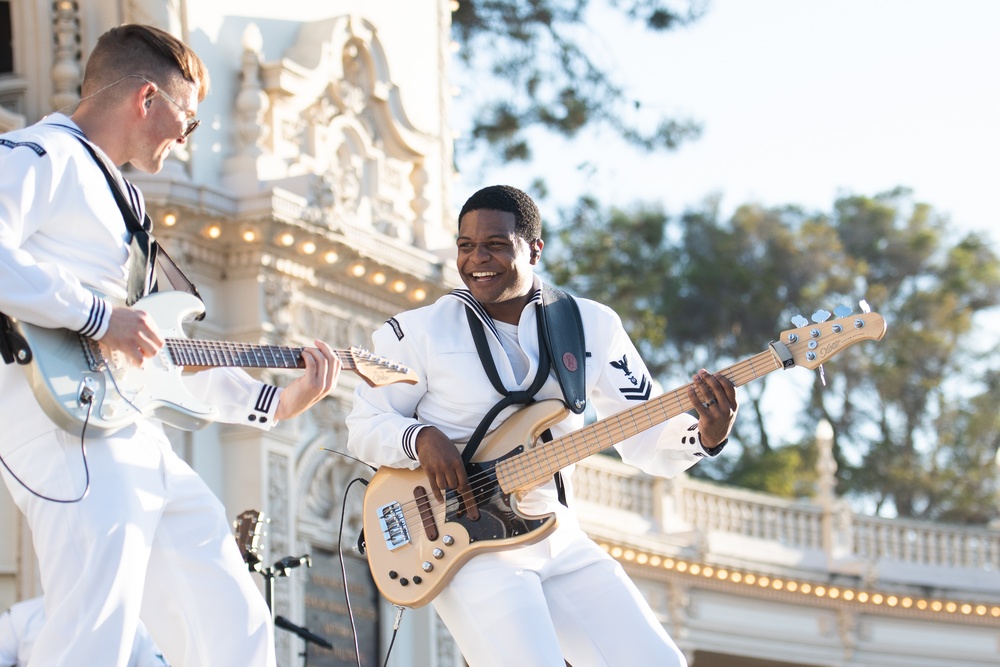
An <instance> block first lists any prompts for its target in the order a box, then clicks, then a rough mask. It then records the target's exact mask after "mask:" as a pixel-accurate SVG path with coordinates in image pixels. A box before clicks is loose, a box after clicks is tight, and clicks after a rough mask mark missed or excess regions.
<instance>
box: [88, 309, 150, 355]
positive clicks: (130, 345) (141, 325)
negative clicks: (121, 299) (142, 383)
mask: <svg viewBox="0 0 1000 667" xmlns="http://www.w3.org/2000/svg"><path fill="white" fill-rule="evenodd" d="M100 342H101V344H102V345H104V346H105V347H107V348H108V349H110V350H112V351H117V352H121V353H122V354H124V355H125V357H126V358H127V359H128V361H129V363H130V364H133V365H135V366H141V365H142V362H143V360H144V359H147V358H149V357H152V356H154V355H156V353H157V352H159V351H160V349H161V348H162V347H163V345H164V342H165V341H164V340H163V337H162V336H160V332H159V331H157V329H156V324H155V323H154V322H153V318H152V317H150V316H149V314H148V313H146V312H145V311H142V310H134V309H132V308H126V307H124V306H115V307H114V308H113V309H112V310H111V319H110V320H109V321H108V330H107V331H105V332H104V335H103V336H102V337H101V339H100Z"/></svg>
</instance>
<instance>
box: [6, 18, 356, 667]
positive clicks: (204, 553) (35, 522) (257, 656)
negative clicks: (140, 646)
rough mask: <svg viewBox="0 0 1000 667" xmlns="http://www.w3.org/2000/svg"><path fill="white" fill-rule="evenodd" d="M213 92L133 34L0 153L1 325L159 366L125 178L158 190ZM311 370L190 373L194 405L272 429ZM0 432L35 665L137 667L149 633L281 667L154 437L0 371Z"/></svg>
mask: <svg viewBox="0 0 1000 667" xmlns="http://www.w3.org/2000/svg"><path fill="white" fill-rule="evenodd" d="M207 92H208V72H207V70H206V69H205V65H204V63H203V62H202V61H201V60H200V59H199V58H198V56H197V55H196V54H195V53H194V52H193V51H192V50H191V49H190V48H189V47H188V46H187V45H186V44H184V43H182V42H181V41H180V40H178V39H176V38H175V37H173V36H172V35H170V34H168V33H165V32H163V31H162V30H159V29H156V28H152V27H149V26H141V25H122V26H118V27H116V28H112V29H111V30H109V31H108V32H106V33H105V34H104V35H102V36H101V38H100V39H99V40H98V42H97V45H96V46H95V47H94V50H93V52H92V53H91V55H90V58H89V60H88V63H87V67H86V74H85V76H84V79H83V85H82V99H81V100H80V105H79V107H78V108H77V109H76V111H75V112H74V113H73V114H72V116H65V115H63V114H61V113H54V114H52V115H50V116H48V117H47V118H45V119H42V120H41V121H40V122H38V123H36V124H35V125H32V126H30V127H26V128H23V129H20V130H16V131H14V132H10V133H7V134H4V135H0V312H3V313H6V315H8V316H10V317H12V318H16V319H17V320H18V321H20V322H25V323H27V324H30V325H33V326H36V327H44V328H48V329H53V330H55V329H60V330H69V331H74V332H78V333H79V334H80V335H81V336H83V337H86V338H88V339H93V340H99V341H100V342H101V344H102V346H103V347H106V348H107V349H108V350H109V351H110V352H112V353H117V354H118V355H122V356H125V357H126V358H128V359H129V360H131V361H132V362H133V363H134V364H140V363H141V362H142V361H143V359H147V360H148V359H149V358H150V357H153V356H155V355H157V354H158V352H160V350H161V348H162V347H163V345H164V340H163V337H162V336H161V333H160V332H159V331H158V330H157V327H156V326H155V324H154V323H153V320H152V319H151V318H150V317H149V316H148V313H146V312H144V311H143V310H142V309H141V308H130V307H127V306H126V303H129V304H131V303H133V302H134V301H136V300H137V298H138V297H141V296H143V294H144V293H145V291H146V288H148V287H149V282H150V281H149V279H148V276H149V275H151V272H150V271H149V270H148V267H147V265H146V261H145V256H144V255H143V253H142V248H141V247H140V246H141V243H140V240H141V239H142V238H145V233H144V232H142V229H141V227H140V228H139V229H136V230H133V229H131V228H130V227H129V226H128V222H127V219H131V216H134V217H135V218H136V219H137V220H139V221H142V220H143V219H144V218H145V217H146V216H145V211H144V205H143V199H142V196H141V194H140V193H139V191H138V190H137V189H135V188H134V187H133V186H132V185H131V184H129V183H128V182H127V181H126V180H125V179H124V178H123V176H122V174H121V172H120V171H119V167H120V166H121V165H123V164H125V163H126V162H129V163H131V164H132V166H133V167H135V168H137V169H140V170H142V171H145V172H149V173H156V172H158V171H159V170H160V169H161V167H162V165H163V161H164V159H165V158H166V157H167V155H168V154H169V153H170V151H171V149H172V148H174V147H175V146H176V145H183V144H184V143H185V142H186V141H187V140H188V139H189V137H190V135H191V133H192V132H193V131H194V130H195V129H196V128H197V127H198V120H197V119H196V118H195V114H196V112H197V109H198V103H199V102H201V101H202V100H203V99H204V97H205V95H206V93H207ZM115 190H119V191H120V192H121V193H124V194H123V195H122V196H121V199H122V201H123V204H122V207H120V206H119V204H118V203H117V202H116V198H115V196H114V195H113V192H114V191H115ZM127 208H130V209H131V212H129V211H127V210H126V209H127ZM126 215H127V216H128V218H127V217H126ZM133 267H137V270H136V271H132V270H131V269H133ZM133 276H138V279H137V280H135V281H133V280H131V278H132V277H133ZM133 286H137V287H138V288H140V289H138V290H137V293H135V294H133V289H132V287H133ZM97 293H100V294H101V295H103V296H98V295H97ZM11 356H13V355H11ZM304 356H305V371H304V373H303V374H302V375H301V376H300V377H298V378H297V379H296V380H294V381H293V382H292V383H291V384H289V385H288V386H287V387H285V388H284V389H281V388H278V387H274V386H268V385H265V384H263V383H261V382H258V381H255V380H253V379H252V378H251V377H250V376H249V375H247V374H246V373H244V372H242V371H237V370H235V369H229V368H223V369H213V370H210V371H206V372H203V373H196V374H194V375H193V376H192V377H191V378H190V382H189V388H190V389H191V391H192V392H193V393H194V394H195V395H197V396H198V397H200V398H202V399H203V400H205V401H206V402H209V403H210V404H211V405H213V406H214V407H215V408H217V409H218V419H219V420H220V421H225V422H229V423H243V424H246V425H248V426H253V427H256V428H263V429H269V428H271V426H272V425H273V424H274V423H275V421H277V420H283V419H290V418H292V417H294V416H296V415H297V414H299V413H301V412H302V411H303V410H305V409H307V408H308V407H310V406H311V405H313V404H314V403H316V402H317V401H319V400H320V399H321V398H322V397H323V396H325V395H326V394H327V393H329V391H330V390H331V389H332V388H333V386H334V384H335V383H336V381H337V377H338V375H339V373H340V368H341V367H340V361H339V359H337V358H336V357H334V356H333V354H332V352H331V350H330V349H329V348H328V347H327V346H326V345H324V344H321V343H317V348H311V349H309V350H307V351H306V352H304ZM27 360H28V356H27V353H25V356H24V358H22V359H18V361H19V362H20V361H27ZM11 361H13V359H11ZM84 402H85V401H84ZM0 424H2V426H0V428H2V437H0V457H2V462H3V468H2V475H3V478H4V482H5V483H6V485H7V488H8V489H9V490H10V493H11V496H12V497H13V498H14V501H15V502H16V503H17V505H18V507H19V508H20V509H21V511H22V512H23V513H24V515H25V517H26V518H27V520H28V524H29V525H30V527H31V533H32V539H33V542H34V547H35V553H36V554H37V556H38V561H39V575H40V578H41V585H42V589H43V590H44V592H45V613H46V623H45V626H44V627H43V628H42V630H41V633H40V634H39V636H38V639H37V642H36V644H35V647H34V653H33V655H32V664H33V665H46V667H78V666H80V665H93V666H95V667H96V666H100V667H125V665H126V664H127V663H128V658H129V650H130V648H131V646H132V640H133V637H134V636H135V633H136V628H137V626H138V623H139V619H140V616H141V617H142V620H143V622H144V623H145V625H146V627H147V628H148V629H149V631H150V633H151V634H152V636H153V637H154V638H155V639H156V641H157V643H158V644H159V645H160V646H161V647H162V648H163V650H164V653H165V654H166V657H167V658H168V659H169V661H170V663H171V664H172V665H175V666H176V667H189V666H193V665H213V666H216V665H253V666H254V667H269V666H273V665H274V664H275V654H274V631H273V626H272V623H271V615H270V611H269V610H268V609H267V606H266V604H265V603H264V600H263V597H262V596H261V595H260V592H259V590H258V589H257V587H256V583H255V582H254V581H253V580H252V578H251V576H250V573H249V572H248V571H247V568H246V565H245V564H244V563H243V560H242V559H241V558H240V554H239V552H238V550H237V548H236V545H235V543H234V542H233V539H232V535H231V534H230V532H229V521H228V520H227V518H226V515H225V512H224V510H223V507H222V503H220V502H219V500H218V499H217V498H216V497H215V495H214V494H213V493H212V490H211V489H210V488H209V487H208V485H207V484H206V483H205V482H204V481H203V480H202V479H201V478H200V477H199V476H198V475H197V474H196V473H195V472H194V471H193V470H192V469H191V468H190V467H189V466H188V464H187V463H186V462H185V461H184V460H182V459H181V458H180V457H178V456H177V455H176V454H175V453H174V452H173V450H172V449H171V446H170V442H169V441H168V439H167V436H166V434H165V433H164V430H163V427H162V425H161V423H160V421H159V420H158V419H154V418H149V417H148V416H147V415H144V416H143V418H141V419H138V420H137V421H136V422H135V423H134V424H130V425H128V426H126V427H123V428H122V429H121V430H118V431H116V432H114V433H113V434H111V435H103V436H101V435H97V436H95V435H94V434H93V432H92V431H91V432H86V433H85V435H84V437H83V438H81V437H80V436H78V435H76V434H72V433H69V432H68V431H66V430H64V429H63V428H60V427H59V426H57V425H56V424H55V423H54V422H53V421H51V420H50V419H49V417H48V416H47V415H46V413H45V412H44V411H43V409H42V408H41V406H40V405H39V404H38V402H37V401H36V400H35V395H34V393H33V391H32V388H31V387H30V385H29V384H28V380H27V378H26V376H25V373H24V372H23V371H22V369H21V368H19V367H18V365H4V364H0ZM81 440H84V441H85V442H81ZM84 444H85V445H86V448H84V446H83V445H84Z"/></svg>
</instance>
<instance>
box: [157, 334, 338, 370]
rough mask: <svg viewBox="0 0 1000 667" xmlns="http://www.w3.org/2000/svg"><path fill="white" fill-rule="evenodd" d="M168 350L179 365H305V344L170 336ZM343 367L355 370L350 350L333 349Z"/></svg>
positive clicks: (278, 366) (250, 366)
mask: <svg viewBox="0 0 1000 667" xmlns="http://www.w3.org/2000/svg"><path fill="white" fill-rule="evenodd" d="M166 350H167V352H168V353H169V354H170V359H171V360H172V361H173V362H174V363H175V364H176V365H178V366H198V367H220V366H229V367H240V368H305V365H306V364H305V361H304V360H303V358H302V351H303V348H301V347H285V346H282V345H254V344H251V343H232V342H228V341H213V340H191V339H188V338H168V339H167V343H166ZM334 354H336V355H337V356H338V357H339V358H340V361H341V363H342V364H343V367H344V369H346V370H350V371H353V370H356V367H355V364H354V357H353V355H352V354H351V351H350V350H334Z"/></svg>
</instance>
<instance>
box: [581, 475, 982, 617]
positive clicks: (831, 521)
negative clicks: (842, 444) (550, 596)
mask: <svg viewBox="0 0 1000 667" xmlns="http://www.w3.org/2000/svg"><path fill="white" fill-rule="evenodd" d="M573 485H574V493H575V498H576V502H577V503H579V508H580V510H581V512H580V513H581V517H582V520H583V523H584V525H585V526H586V527H587V528H588V530H594V531H597V532H602V533H604V534H609V533H610V532H613V531H616V530H617V531H621V532H623V533H627V534H631V535H637V536H642V537H643V539H656V540H658V541H660V542H661V543H662V544H664V545H666V546H667V547H668V548H670V549H674V550H676V551H677V552H678V553H688V554H689V555H690V554H691V553H698V554H700V555H702V556H703V557H705V558H708V559H710V560H712V559H715V560H717V561H718V562H724V563H727V564H729V565H730V566H733V565H739V564H742V565H744V566H746V567H749V568H753V567H760V568H766V569H774V568H792V569H795V570H797V571H799V572H800V573H805V572H810V571H811V572H813V573H814V575H815V576H818V577H829V576H841V575H843V576H852V577H857V578H858V579H859V580H863V581H865V582H868V583H874V582H875V581H881V582H882V583H884V584H893V585H911V586H920V587H924V588H928V587H929V588H932V589H936V590H939V591H944V590H954V591H959V590H966V591H975V592H976V593H977V594H980V595H986V596H990V597H994V596H995V597H997V598H998V599H1000V531H997V530H994V529H990V528H972V527H964V526H954V525H947V524H938V523H931V522H921V521H912V520H903V519H885V518H879V517H870V516H864V515H859V514H855V513H853V512H852V511H851V510H850V509H849V508H848V506H847V504H846V503H845V502H844V501H842V500H839V499H833V500H830V499H826V501H825V502H824V499H803V500H788V499H783V498H777V497H775V496H770V495H767V494H762V493H756V492H752V491H746V490H743V489H735V488H729V487H725V486H720V485H716V484H712V483H708V482H703V481H700V480H696V479H692V478H690V477H688V476H686V475H681V476H678V477H676V478H674V479H670V480H663V479H657V478H653V477H650V476H648V475H645V474H643V473H641V472H639V471H637V470H635V469H634V468H632V467H630V466H628V465H625V464H623V463H622V462H620V461H618V460H616V459H613V458H610V457H606V456H593V457H590V458H589V459H587V460H586V461H584V462H583V463H581V464H579V465H578V466H577V471H576V473H575V474H574V476H573Z"/></svg>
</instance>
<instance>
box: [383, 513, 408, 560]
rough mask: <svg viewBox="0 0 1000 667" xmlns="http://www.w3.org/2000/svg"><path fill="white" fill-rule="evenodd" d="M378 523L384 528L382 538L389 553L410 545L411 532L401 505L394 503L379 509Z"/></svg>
mask: <svg viewBox="0 0 1000 667" xmlns="http://www.w3.org/2000/svg"><path fill="white" fill-rule="evenodd" d="M378 515H379V518H378V522H379V525H380V526H381V527H382V537H383V538H384V539H385V547H386V549H388V550H389V551H393V550H395V549H398V548H399V547H401V546H404V545H407V544H409V543H410V531H409V530H408V529H407V527H406V517H405V516H403V508H402V507H400V505H399V503H397V502H392V503H389V504H387V505H382V507H380V508H378Z"/></svg>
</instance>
